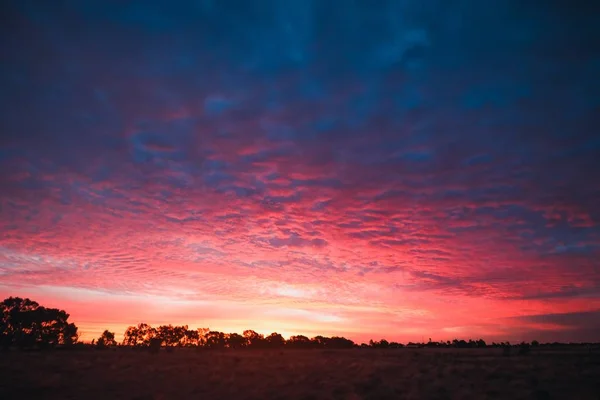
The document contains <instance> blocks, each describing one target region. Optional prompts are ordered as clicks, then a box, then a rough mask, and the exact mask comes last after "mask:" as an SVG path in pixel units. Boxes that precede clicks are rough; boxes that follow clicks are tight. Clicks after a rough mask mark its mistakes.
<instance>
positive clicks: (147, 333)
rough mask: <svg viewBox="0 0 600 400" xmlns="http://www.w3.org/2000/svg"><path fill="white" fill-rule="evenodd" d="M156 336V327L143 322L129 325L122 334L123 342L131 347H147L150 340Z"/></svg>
mask: <svg viewBox="0 0 600 400" xmlns="http://www.w3.org/2000/svg"><path fill="white" fill-rule="evenodd" d="M155 336H156V329H154V328H152V327H151V326H150V325H148V324H145V323H143V322H142V323H139V324H138V326H130V327H129V328H127V330H126V331H125V334H124V335H123V344H124V345H127V346H133V347H148V346H150V341H151V340H152V339H153V338H154V337H155Z"/></svg>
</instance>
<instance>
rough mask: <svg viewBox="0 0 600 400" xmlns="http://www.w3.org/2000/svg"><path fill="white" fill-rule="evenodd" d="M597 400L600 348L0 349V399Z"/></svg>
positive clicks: (599, 388) (599, 391)
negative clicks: (521, 352)
mask: <svg viewBox="0 0 600 400" xmlns="http://www.w3.org/2000/svg"><path fill="white" fill-rule="evenodd" d="M23 398H31V399H36V400H39V399H140V400H141V399H148V400H150V399H229V398H231V399H236V400H239V399H404V398H406V399H485V398H497V399H511V400H516V399H581V400H583V399H600V354H598V353H588V351H587V350H585V349H568V350H561V351H556V350H536V351H533V352H532V353H531V354H529V355H525V356H518V355H512V356H510V357H505V356H503V355H502V352H501V350H500V349H388V350H383V349H354V350H335V351H333V350H323V351H321V350H284V351H279V350H237V351H236V350H229V351H226V350H221V351H210V350H196V349H177V350H175V351H174V352H171V353H168V352H166V351H164V350H161V352H160V353H159V354H149V353H148V352H143V351H135V350H131V349H117V350H104V351H98V350H78V351H53V352H16V351H9V352H5V353H0V399H6V400H8V399H23Z"/></svg>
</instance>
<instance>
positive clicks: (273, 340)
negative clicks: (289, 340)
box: [265, 332, 285, 348]
mask: <svg viewBox="0 0 600 400" xmlns="http://www.w3.org/2000/svg"><path fill="white" fill-rule="evenodd" d="M265 340H266V342H267V346H268V347H271V348H278V347H283V346H284V345H285V339H284V338H283V336H281V335H280V334H279V333H277V332H273V333H271V334H270V335H269V336H267V337H266V338H265Z"/></svg>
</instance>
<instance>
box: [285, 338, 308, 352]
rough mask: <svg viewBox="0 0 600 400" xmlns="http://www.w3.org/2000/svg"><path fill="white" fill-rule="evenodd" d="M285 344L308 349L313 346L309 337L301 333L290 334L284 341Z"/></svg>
mask: <svg viewBox="0 0 600 400" xmlns="http://www.w3.org/2000/svg"><path fill="white" fill-rule="evenodd" d="M286 345H287V346H288V347H291V348H296V349H308V348H311V347H313V345H312V343H311V341H310V339H309V338H307V337H306V336H303V335H296V336H291V337H290V338H289V339H288V341H287V342H286Z"/></svg>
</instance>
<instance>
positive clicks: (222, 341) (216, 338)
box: [205, 331, 227, 349]
mask: <svg viewBox="0 0 600 400" xmlns="http://www.w3.org/2000/svg"><path fill="white" fill-rule="evenodd" d="M205 337H206V343H205V346H206V347H207V348H209V349H223V348H225V345H226V344H227V338H226V337H225V334H224V333H223V332H218V331H210V332H208V333H207V334H206V336H205Z"/></svg>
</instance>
